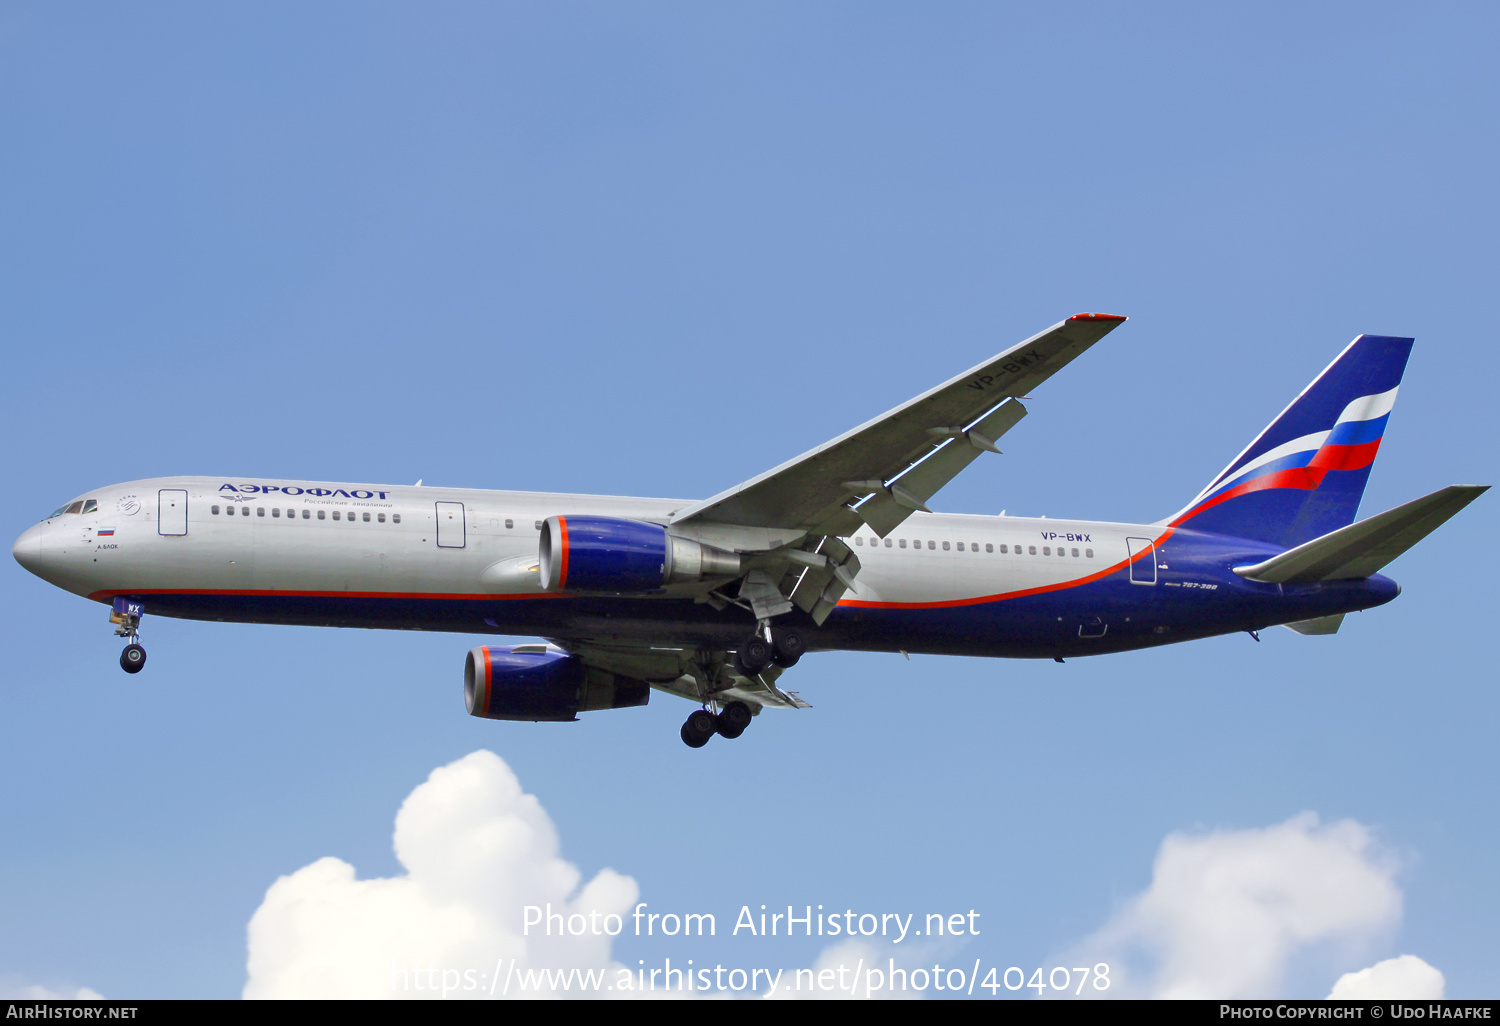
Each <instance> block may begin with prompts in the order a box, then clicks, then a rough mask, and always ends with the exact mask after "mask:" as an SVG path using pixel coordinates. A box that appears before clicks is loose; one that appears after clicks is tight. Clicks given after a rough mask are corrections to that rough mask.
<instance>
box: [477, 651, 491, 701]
mask: <svg viewBox="0 0 1500 1026" xmlns="http://www.w3.org/2000/svg"><path fill="white" fill-rule="evenodd" d="M479 651H481V652H483V653H484V701H483V702H482V703H480V706H479V708H480V709H482V710H484V711H485V712H489V710H490V679H491V678H492V677H493V676H494V671H493V670H491V669H490V646H488V645H485V646H484V647H483V648H481V649H480V650H479Z"/></svg>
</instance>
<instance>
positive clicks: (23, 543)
mask: <svg viewBox="0 0 1500 1026" xmlns="http://www.w3.org/2000/svg"><path fill="white" fill-rule="evenodd" d="M46 532H47V525H46V524H36V525H35V526H33V527H30V528H28V529H27V530H26V532H25V533H24V534H22V535H21V537H19V538H17V539H16V543H15V544H14V545H12V546H11V547H10V554H11V555H12V556H15V557H16V562H17V563H20V564H21V565H22V566H24V567H25V568H26V569H27V570H30V571H31V572H32V573H34V574H36V575H37V576H39V577H40V576H41V572H42V537H43V535H45V534H46Z"/></svg>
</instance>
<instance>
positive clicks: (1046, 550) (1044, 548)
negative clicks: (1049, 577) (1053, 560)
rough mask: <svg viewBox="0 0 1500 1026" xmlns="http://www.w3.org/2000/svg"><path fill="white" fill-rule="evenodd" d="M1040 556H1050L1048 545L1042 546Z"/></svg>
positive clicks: (1050, 547)
mask: <svg viewBox="0 0 1500 1026" xmlns="http://www.w3.org/2000/svg"><path fill="white" fill-rule="evenodd" d="M1042 555H1044V556H1050V555H1052V546H1050V545H1043V546H1042Z"/></svg>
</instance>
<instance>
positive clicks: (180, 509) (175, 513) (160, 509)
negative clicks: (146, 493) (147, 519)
mask: <svg viewBox="0 0 1500 1026" xmlns="http://www.w3.org/2000/svg"><path fill="white" fill-rule="evenodd" d="M156 533H157V534H165V535H173V536H181V535H184V534H187V492H186V491H185V490H184V489H181V488H163V489H161V490H160V491H158V492H157V493H156Z"/></svg>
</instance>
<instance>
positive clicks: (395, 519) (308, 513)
mask: <svg viewBox="0 0 1500 1026" xmlns="http://www.w3.org/2000/svg"><path fill="white" fill-rule="evenodd" d="M208 511H209V512H210V513H212V514H213V515H214V516H218V515H219V507H218V506H210V507H209V509H208ZM234 511H235V507H234V506H225V507H224V515H225V516H229V517H232V516H234ZM239 511H240V516H242V517H248V516H249V515H250V507H249V506H240V507H239ZM341 512H342V511H341V510H334V511H333V519H335V520H340V519H346V518H347V519H348V521H349V522H350V523H351V524H352V523H354V521H355V517H356V516H359V517H360V518H361V519H363V520H364V522H365V523H367V524H368V523H369V522H370V514H368V513H364V514H356V513H355V511H354V510H352V509H351V510H349V511H348V512H347V515H346V517H340V515H339V514H340V513H341ZM255 515H256V516H258V517H263V516H265V515H266V508H265V507H264V506H257V507H255ZM271 516H273V517H279V516H281V509H280V507H276V506H273V507H271ZM286 518H287V519H288V520H295V519H297V511H296V510H294V509H289V510H287V511H286ZM302 519H303V520H311V519H312V510H310V509H304V510H303V511H302ZM318 519H319V520H327V519H328V510H326V509H320V510H318ZM375 521H376V523H380V524H383V523H385V514H384V513H377V514H375ZM391 523H393V524H399V523H401V514H400V513H392V514H391Z"/></svg>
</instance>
